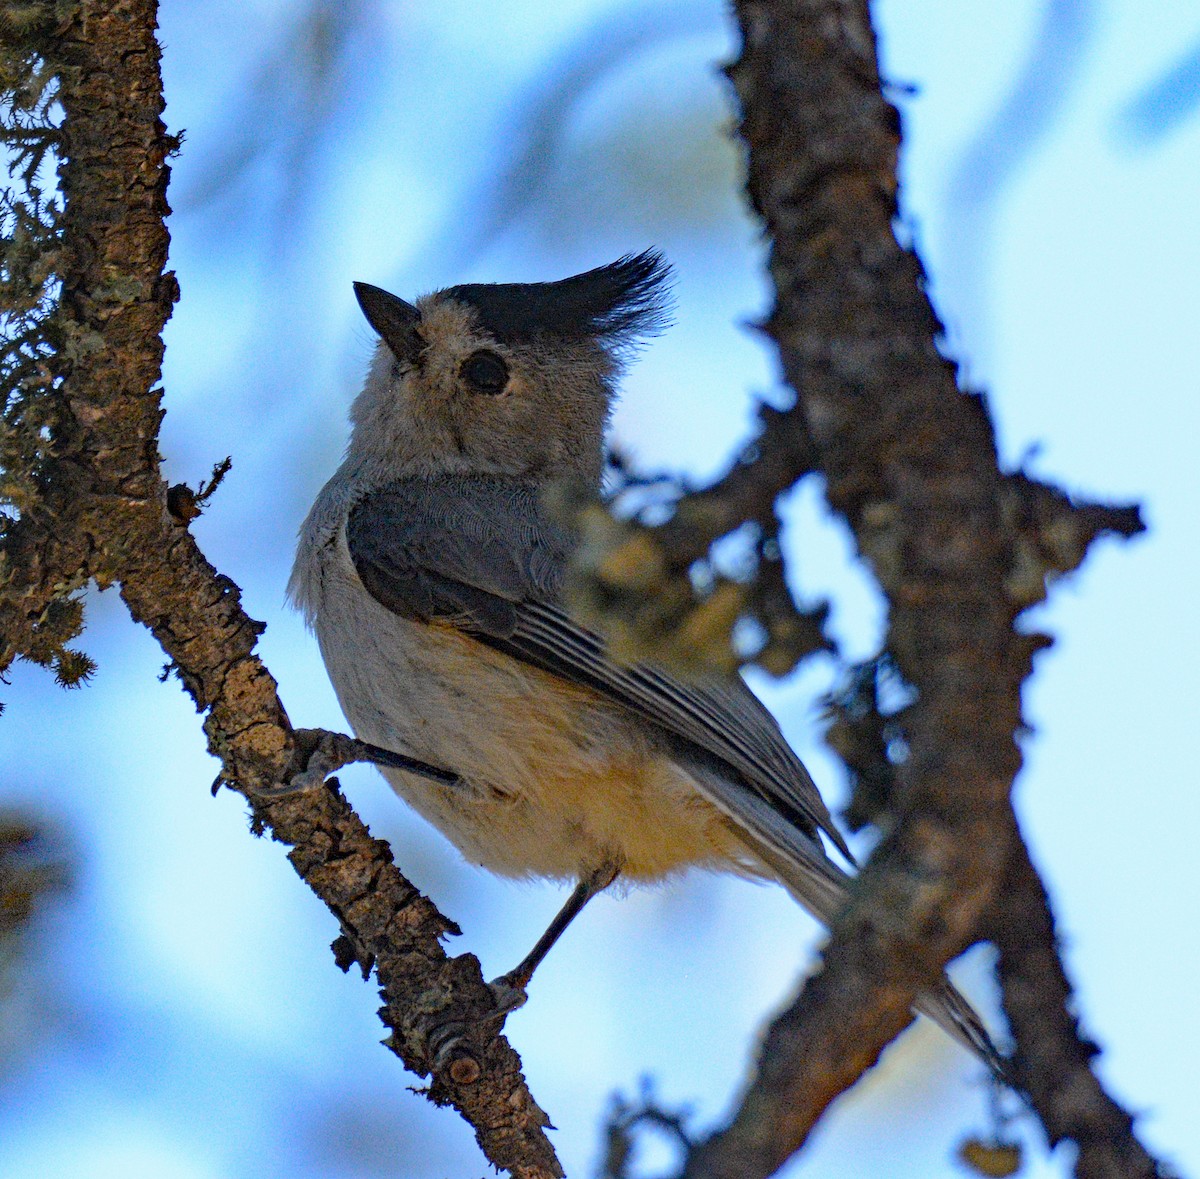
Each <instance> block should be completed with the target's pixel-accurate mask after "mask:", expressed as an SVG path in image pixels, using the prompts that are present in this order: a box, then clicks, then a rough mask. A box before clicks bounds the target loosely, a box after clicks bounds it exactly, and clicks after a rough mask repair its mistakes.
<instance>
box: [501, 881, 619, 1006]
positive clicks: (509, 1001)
mask: <svg viewBox="0 0 1200 1179" xmlns="http://www.w3.org/2000/svg"><path fill="white" fill-rule="evenodd" d="M619 871H620V869H618V868H617V867H616V866H615V865H613V864H601V865H600V867H599V868H597V869H595V870H594V871H592V872H589V873H588V874H587V875H586V876H584V877H581V878H580V881H579V883H578V884H577V885H576V886H575V888H574V891H573V892H572V893H571V895H570V896H569V897H568V898H567V903H566V904H565V905H563V907H562V908H561V909H559V911H558V912H557V913H556V914H555V917H554V920H553V921H551V922H550V924H549V925H548V926H547V928H546V932H545V933H543V934H542V936H541V937H540V938H538V940H537V942H536V944H535V945H534V947H533V949H532V950H530V951H529V953H528V954H526V955H525V957H524V958H522V959H521V961H520V963H519V964H518V965H517V966H515V967H514V968H513V969H512V970H510V971H509V972H508V973H507V974H502V975H501V976H500V977H499V978H497V979H493V980H492V982H491V983H489V984H488V985H489V986H490V987H491V988H492V992H493V993H494V994H495V996H496V1003H497V1008H498V1010H499V1011H500V1012H502V1013H504V1014H507V1013H508V1012H510V1011H515V1010H516V1009H517V1008H518V1007H520V1006H522V1005H523V1004H524V1002H525V1000H526V999H527V998H528V997H529V996H528V995H527V994H526V993H525V988H526V987H528V986H529V980H530V979H531V978H533V972H534V971H535V970H536V969H537V968H538V966H540V965H541V962H542V959H543V958H545V956H546V955H547V954H548V953H550V949H551V947H552V946H553V945H554V943H555V942H556V941H558V939H559V938H560V937H562V935H563V933H564V932H565V930H566V928H567V926H568V925H570V924H571V922H572V921H574V920H575V918H576V917H578V916H579V914H580V913H581V912H582V911H583V907H584V905H586V904H587V903H588V901H590V900H591V899H592V897H594V896H596V895H597V894H599V893H602V892H603V891H604V890H605V889H606V888H607V887H608V886H609V885H610V884H612V882H613V881H614V880H616V878H617V874H618V872H619Z"/></svg>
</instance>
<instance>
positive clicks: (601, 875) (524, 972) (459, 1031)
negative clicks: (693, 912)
mask: <svg viewBox="0 0 1200 1179" xmlns="http://www.w3.org/2000/svg"><path fill="white" fill-rule="evenodd" d="M619 871H620V869H619V868H617V867H616V866H615V865H613V864H602V865H601V866H600V867H599V868H597V869H596V870H595V871H594V872H589V873H588V874H587V875H586V876H584V877H582V878H581V879H580V881H579V883H578V884H577V885H576V886H575V889H574V891H573V892H572V893H571V895H570V896H569V897H568V898H567V903H566V904H565V905H563V907H562V908H561V909H559V911H558V912H557V913H556V914H555V917H554V920H553V921H551V922H550V925H549V926H548V927H547V929H546V932H545V933H543V934H542V936H541V937H540V938H538V940H537V944H536V945H535V946H534V947H533V949H532V950H530V951H529V953H528V954H526V955H525V957H524V958H523V959H522V960H521V962H520V964H519V965H518V966H516V967H515V968H514V969H512V970H510V971H509V972H508V973H507V974H502V975H501V976H500V977H499V978H497V979H493V980H492V982H490V983H488V986H489V987H490V988H491V991H492V994H493V995H494V996H495V997H496V1006H495V1008H494V1009H493V1010H492V1011H490V1012H488V1014H487V1016H486V1018H485V1019H482V1020H480V1021H479V1022H480V1023H485V1022H490V1021H491V1020H493V1019H495V1018H496V1017H497V1016H501V1017H503V1016H507V1015H508V1014H509V1012H511V1011H516V1009H517V1008H518V1007H520V1006H522V1005H523V1004H524V1003H525V1001H526V999H528V998H529V996H528V995H527V994H526V993H525V988H526V987H527V986H528V985H529V980H530V979H531V978H532V977H533V972H534V971H535V970H536V969H537V968H538V965H539V964H540V963H541V961H542V959H543V958H545V956H546V955H547V954H548V953H549V952H550V947H551V946H553V945H554V943H555V942H556V941H558V939H559V938H560V937H562V935H563V931H564V930H565V929H566V928H567V926H568V925H570V924H571V922H572V921H573V920H574V919H575V918H576V917H578V916H579V914H580V912H581V911H582V910H583V907H584V905H586V904H587V903H588V901H590V900H591V899H592V897H594V896H595V895H596V894H597V893H601V892H603V891H604V890H605V889H606V888H607V887H608V886H609V885H610V884H612V882H613V881H614V880H616V878H617V874H618V873H619ZM470 1028H471V1024H470V1023H469V1022H463V1021H461V1020H451V1021H448V1022H446V1023H444V1024H441V1025H439V1026H438V1027H436V1028H435V1029H433V1030H431V1031H430V1032H429V1033H428V1039H429V1050H430V1055H431V1059H432V1061H433V1071H434V1072H435V1073H436V1072H440V1071H441V1070H442V1069H445V1068H450V1069H451V1070H453V1068H454V1067H455V1062H456V1060H458V1059H459V1058H462V1059H474V1057H473V1056H472V1053H471V1050H470V1048H469V1047H468V1045H469V1042H470V1038H471V1036H470ZM452 1075H453V1073H452Z"/></svg>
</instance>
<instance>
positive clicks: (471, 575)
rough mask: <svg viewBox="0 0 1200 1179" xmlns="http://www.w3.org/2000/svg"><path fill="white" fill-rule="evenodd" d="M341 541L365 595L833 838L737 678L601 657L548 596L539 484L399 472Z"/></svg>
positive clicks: (784, 747) (776, 734) (557, 571)
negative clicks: (500, 656)
mask: <svg viewBox="0 0 1200 1179" xmlns="http://www.w3.org/2000/svg"><path fill="white" fill-rule="evenodd" d="M346 538H347V543H348V545H349V548H350V555H351V557H352V558H353V561H354V565H355V568H356V569H357V570H358V573H359V576H360V578H361V579H362V582H363V584H364V586H365V587H366V589H367V591H368V592H369V593H371V594H372V596H374V597H375V598H376V599H377V600H378V601H380V602H381V603H382V604H383V605H384V606H386V607H387V608H388V609H389V610H392V611H394V612H396V613H399V614H403V615H406V616H409V617H418V618H423V619H426V620H430V619H434V618H437V619H442V620H445V621H448V622H451V623H453V624H454V625H456V626H459V627H461V628H462V629H463V630H464V631H466V632H467V633H470V634H473V635H475V636H477V637H478V638H480V639H481V640H482V641H484V642H487V643H489V645H491V646H493V647H496V648H498V649H500V650H503V651H505V652H506V653H508V654H511V655H513V656H514V657H515V658H517V659H521V660H523V661H525V662H528V663H532V664H534V665H535V666H538V667H541V668H542V669H543V670H547V671H550V672H553V673H554V674H556V675H560V676H562V677H563V678H565V679H568V680H571V681H572V682H575V683H581V684H585V685H587V686H588V687H591V688H593V689H595V690H596V691H598V692H601V693H602V694H604V695H605V696H607V697H609V698H610V699H613V700H616V701H618V702H620V703H621V704H624V705H625V706H626V707H629V708H632V709H634V710H635V711H637V712H638V713H639V714H640V715H643V716H646V717H648V718H650V719H652V720H653V721H655V722H656V723H657V724H659V725H660V726H661V727H662V728H664V729H665V730H667V732H669V733H671V734H673V735H674V736H675V737H677V738H682V739H683V741H684V742H687V743H690V744H691V745H694V746H695V747H697V748H698V749H699V750H701V751H703V752H704V753H707V754H709V755H711V756H713V757H716V758H718V759H719V760H721V761H722V762H725V763H726V764H727V765H729V766H730V767H731V768H732V769H733V770H734V771H736V774H737V775H738V777H739V778H740V779H741V780H743V781H744V782H745V783H746V785H748V786H749V787H750V788H751V789H752V790H753V791H755V792H757V793H758V794H759V795H760V796H761V797H762V798H763V799H764V800H765V801H766V802H768V803H769V804H770V805H771V807H772V808H774V809H775V810H776V811H778V812H779V814H780V816H781V817H783V818H785V819H787V820H789V821H790V822H792V823H794V824H796V825H798V826H800V827H801V829H802V830H805V831H807V832H809V833H815V831H816V830H817V829H820V830H823V831H824V832H825V833H826V834H827V835H828V836H829V837H830V838H831V839H832V840H833V842H834V844H835V845H836V846H837V847H838V849H839V850H840V851H841V852H842V854H843V855H845V856H847V858H850V853H849V851H848V849H847V848H846V844H845V841H844V840H843V838H842V836H841V834H840V833H839V832H838V830H837V828H836V827H835V826H834V825H833V819H832V817H831V816H830V814H829V811H828V809H827V808H826V806H825V803H824V801H823V800H822V798H821V796H820V794H819V792H818V791H817V788H816V785H815V784H814V783H813V781H812V778H811V777H810V776H809V774H808V771H807V770H806V769H805V768H804V765H803V764H802V763H801V761H800V759H799V758H797V757H796V755H795V753H793V752H792V750H791V747H790V746H789V745H788V743H787V742H786V741H785V740H784V737H783V734H782V733H781V732H780V731H779V727H778V725H777V724H776V723H775V719H774V718H773V717H772V716H771V714H770V713H769V712H768V711H767V710H766V709H765V708H764V707H763V705H762V704H761V703H760V702H759V701H758V699H757V698H756V697H755V696H754V694H753V693H752V692H751V691H750V689H749V688H747V687H746V686H745V684H743V683H742V682H741V680H728V681H726V680H716V679H713V680H708V681H704V682H697V681H688V682H687V683H684V682H682V681H679V680H676V679H675V678H674V677H672V676H670V675H669V674H667V673H666V672H664V671H662V670H660V669H658V668H656V667H653V666H651V665H649V664H633V665H623V664H619V663H617V662H615V661H613V660H612V659H610V658H609V657H608V656H607V655H606V653H605V650H604V644H603V641H602V640H601V639H600V638H599V637H598V636H597V635H595V634H594V633H592V632H591V631H589V630H587V629H585V628H584V627H581V626H579V625H578V624H577V623H575V622H574V621H572V619H571V618H570V617H569V615H567V613H566V612H565V611H564V610H563V609H562V608H561V607H560V606H559V605H558V604H557V602H558V601H559V600H560V595H561V586H562V577H563V573H564V570H565V568H566V562H567V557H568V553H569V551H570V540H569V537H568V536H567V534H566V533H565V532H564V531H563V530H562V529H560V528H558V527H556V526H555V525H554V524H553V523H551V522H550V521H547V520H546V519H545V518H544V516H543V513H542V512H541V509H540V501H539V494H538V489H537V488H536V487H535V486H534V485H532V484H528V483H523V482H519V481H514V480H505V479H498V478H486V479H484V478H470V479H469V478H465V477H457V478H443V479H437V480H405V481H401V482H397V483H393V484H390V485H388V486H387V487H385V488H383V489H381V490H378V491H375V492H373V493H371V494H370V495H368V496H367V497H366V498H365V499H364V500H362V501H361V502H360V503H359V504H358V505H356V506H355V508H354V509H353V510H352V511H351V513H350V517H349V520H348V522H347V528H346Z"/></svg>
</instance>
